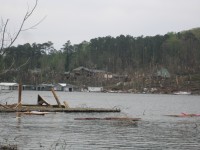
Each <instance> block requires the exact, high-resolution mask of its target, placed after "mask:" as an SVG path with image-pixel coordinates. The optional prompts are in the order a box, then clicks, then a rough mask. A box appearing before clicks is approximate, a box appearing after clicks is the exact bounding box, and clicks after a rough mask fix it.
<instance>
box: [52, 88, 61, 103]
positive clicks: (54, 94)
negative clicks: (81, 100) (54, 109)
mask: <svg viewBox="0 0 200 150" xmlns="http://www.w3.org/2000/svg"><path fill="white" fill-rule="evenodd" d="M51 91H52V93H53V96H54V98H55V99H56V102H57V104H58V106H59V107H61V104H60V101H59V99H58V96H57V95H56V93H55V91H54V89H53V88H51Z"/></svg>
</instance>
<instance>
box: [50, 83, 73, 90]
mask: <svg viewBox="0 0 200 150" xmlns="http://www.w3.org/2000/svg"><path fill="white" fill-rule="evenodd" d="M54 90H55V91H65V92H72V91H74V88H73V85H70V84H66V83H58V84H56V85H54Z"/></svg>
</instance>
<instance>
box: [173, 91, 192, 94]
mask: <svg viewBox="0 0 200 150" xmlns="http://www.w3.org/2000/svg"><path fill="white" fill-rule="evenodd" d="M174 95H191V92H189V91H177V92H174Z"/></svg>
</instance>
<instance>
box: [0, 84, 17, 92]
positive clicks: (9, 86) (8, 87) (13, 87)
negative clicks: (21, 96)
mask: <svg viewBox="0 0 200 150" xmlns="http://www.w3.org/2000/svg"><path fill="white" fill-rule="evenodd" d="M0 89H1V90H17V89H18V83H9V82H1V83H0Z"/></svg>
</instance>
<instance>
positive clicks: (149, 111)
mask: <svg viewBox="0 0 200 150" xmlns="http://www.w3.org/2000/svg"><path fill="white" fill-rule="evenodd" d="M38 93H39V94H40V95H41V96H42V97H43V98H44V99H46V100H47V101H49V102H50V103H55V102H54V101H55V100H54V98H53V95H52V94H51V93H50V92H31V91H25V92H23V102H24V103H36V100H37V94H38ZM57 95H58V96H59V98H60V100H61V101H64V100H67V101H68V103H69V105H70V106H72V107H106V108H112V107H115V106H116V107H119V108H121V110H122V112H121V113H101V114H99V113H84V114H81V113H52V114H47V115H45V116H26V115H22V116H21V117H20V118H16V113H0V121H1V124H0V144H6V143H7V144H17V145H18V148H19V149H20V150H30V149H35V150H40V149H41V150H49V149H52V150H55V149H56V150H60V149H61V150H62V149H72V150H83V149H89V150H94V149H113V150H115V149H123V150H124V149H130V150H133V149H136V150H138V149H139V150H146V149H153V150H157V149H158V150H160V149H170V150H171V149H173V150H180V149H181V150H182V149H186V150H188V149H190V150H193V149H194V150H196V149H199V147H200V117H191V118H173V117H167V116H164V115H166V114H180V113H181V112H185V113H200V109H199V106H200V97H199V96H191V95H190V96H187V95H185V96H177V95H146V94H109V93H75V92H73V93H66V92H57ZM0 101H1V102H3V101H4V102H5V101H7V102H8V103H14V102H17V92H12V93H8V94H1V96H0ZM118 116H128V117H141V118H142V120H141V121H139V122H138V123H137V124H135V123H133V122H120V121H106V120H74V118H78V117H102V118H103V117H118Z"/></svg>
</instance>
